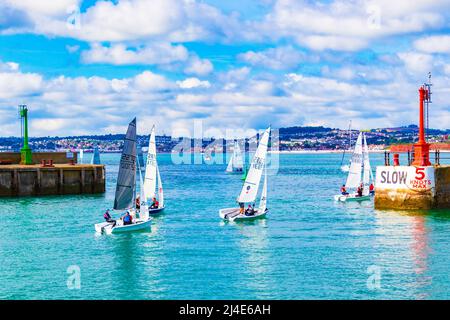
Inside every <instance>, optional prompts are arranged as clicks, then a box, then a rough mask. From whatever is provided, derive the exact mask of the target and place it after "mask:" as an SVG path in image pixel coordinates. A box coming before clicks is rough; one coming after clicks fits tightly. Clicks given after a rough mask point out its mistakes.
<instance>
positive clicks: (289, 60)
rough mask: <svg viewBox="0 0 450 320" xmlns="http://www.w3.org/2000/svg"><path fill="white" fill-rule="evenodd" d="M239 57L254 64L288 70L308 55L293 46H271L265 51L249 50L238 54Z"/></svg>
mask: <svg viewBox="0 0 450 320" xmlns="http://www.w3.org/2000/svg"><path fill="white" fill-rule="evenodd" d="M238 59H240V60H242V61H245V62H247V63H249V64H250V65H253V66H259V67H265V68H269V69H275V70H288V69H291V68H295V67H297V66H298V65H299V63H300V62H302V60H305V59H306V57H305V55H304V54H303V53H301V52H299V51H298V50H296V49H294V48H293V47H291V46H285V47H279V48H269V49H266V50H264V51H259V52H255V51H248V52H245V53H241V54H239V55H238Z"/></svg>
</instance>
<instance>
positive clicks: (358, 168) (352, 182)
mask: <svg viewBox="0 0 450 320" xmlns="http://www.w3.org/2000/svg"><path fill="white" fill-rule="evenodd" d="M361 174H362V179H361ZM371 180H372V181H373V174H372V168H371V166H370V159H369V148H368V146H367V141H366V137H365V135H364V134H363V133H362V132H361V133H360V134H359V136H358V140H357V141H356V144H355V150H354V151H353V155H352V160H351V165H350V170H349V173H348V176H347V181H346V183H345V187H346V188H348V189H357V188H358V187H360V186H363V187H364V188H363V192H362V194H361V195H358V193H357V192H354V193H352V194H346V195H344V194H339V195H335V196H334V199H335V200H336V201H342V202H346V201H364V200H370V198H371V195H370V191H369V184H370V181H371Z"/></svg>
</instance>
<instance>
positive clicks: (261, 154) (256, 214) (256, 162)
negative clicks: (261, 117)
mask: <svg viewBox="0 0 450 320" xmlns="http://www.w3.org/2000/svg"><path fill="white" fill-rule="evenodd" d="M269 136H270V127H269V128H267V130H266V131H265V132H264V134H263V136H262V138H261V140H260V142H259V145H258V148H257V149H256V152H255V155H254V156H253V159H252V162H251V164H250V169H249V171H248V174H247V178H246V179H245V182H244V185H243V187H242V190H241V193H240V195H239V197H238V199H237V202H238V203H239V208H225V209H220V210H219V216H220V217H221V218H222V219H224V220H228V221H234V220H236V221H239V220H254V219H258V218H263V217H265V215H266V214H267V212H268V211H269V210H268V209H267V169H266V157H267V146H268V143H269ZM263 173H264V185H263V189H262V192H261V198H260V202H259V208H256V207H255V206H254V202H255V200H256V197H257V194H258V189H259V185H260V182H261V178H262V175H263ZM245 203H250V204H251V203H253V212H252V213H250V214H246V213H245Z"/></svg>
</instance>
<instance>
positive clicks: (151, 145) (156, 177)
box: [142, 126, 165, 215]
mask: <svg viewBox="0 0 450 320" xmlns="http://www.w3.org/2000/svg"><path fill="white" fill-rule="evenodd" d="M157 187H158V188H157ZM144 190H145V194H146V196H147V198H142V199H144V201H145V202H147V203H149V201H151V200H152V198H156V194H158V197H157V198H158V201H159V205H158V207H157V208H152V207H150V208H149V213H150V214H153V215H154V214H158V213H160V212H162V211H163V210H164V208H165V207H164V190H163V186H162V181H161V175H160V173H159V167H158V162H157V160H156V139H155V126H153V128H152V132H151V133H150V139H149V142H148V154H147V165H146V167H145V179H144Z"/></svg>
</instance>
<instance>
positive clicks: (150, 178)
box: [144, 126, 157, 200]
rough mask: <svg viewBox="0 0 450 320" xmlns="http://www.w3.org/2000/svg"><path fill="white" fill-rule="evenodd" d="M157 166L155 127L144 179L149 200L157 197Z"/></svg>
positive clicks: (149, 144)
mask: <svg viewBox="0 0 450 320" xmlns="http://www.w3.org/2000/svg"><path fill="white" fill-rule="evenodd" d="M156 166H157V164H156V143H155V126H153V128H152V132H151V134H150V140H149V142H148V154H147V165H146V167H145V179H144V191H145V195H146V196H147V197H148V199H151V198H153V197H154V196H156V195H155V190H156ZM146 200H147V199H146Z"/></svg>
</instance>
